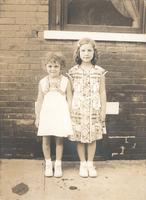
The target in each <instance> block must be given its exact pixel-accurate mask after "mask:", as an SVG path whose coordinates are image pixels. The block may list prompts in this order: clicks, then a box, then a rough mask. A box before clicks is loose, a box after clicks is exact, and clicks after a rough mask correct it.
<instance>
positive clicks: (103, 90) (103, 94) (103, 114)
mask: <svg viewBox="0 0 146 200" xmlns="http://www.w3.org/2000/svg"><path fill="white" fill-rule="evenodd" d="M100 102H101V120H102V121H103V122H104V121H105V118H106V87H105V76H104V75H101V80H100Z"/></svg>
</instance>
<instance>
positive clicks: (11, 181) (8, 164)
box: [0, 159, 146, 200]
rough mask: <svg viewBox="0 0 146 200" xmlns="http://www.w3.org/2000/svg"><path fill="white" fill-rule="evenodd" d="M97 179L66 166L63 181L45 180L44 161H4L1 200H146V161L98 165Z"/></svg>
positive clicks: (0, 184)
mask: <svg viewBox="0 0 146 200" xmlns="http://www.w3.org/2000/svg"><path fill="white" fill-rule="evenodd" d="M95 165H96V168H97V171H98V176H97V178H81V177H79V175H78V168H79V163H78V162H63V172H64V175H63V177H62V178H54V177H52V178H44V176H43V161H42V160H5V159H3V160H2V161H1V182H0V188H1V198H0V199H1V200H146V160H136V161H119V160H118V161H97V162H95Z"/></svg>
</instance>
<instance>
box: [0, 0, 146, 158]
mask: <svg viewBox="0 0 146 200" xmlns="http://www.w3.org/2000/svg"><path fill="white" fill-rule="evenodd" d="M47 29H48V0H15V1H14V0H1V3H0V133H1V136H0V139H1V157H4V158H38V157H40V156H42V151H41V141H40V140H38V138H37V137H36V136H35V133H36V129H35V126H34V102H35V100H36V97H37V85H38V81H39V79H40V78H41V77H43V76H44V72H43V71H42V68H41V58H42V57H43V55H44V54H45V53H46V52H47V51H55V52H56V51H62V52H63V53H64V55H65V57H66V58H67V61H66V62H67V65H66V68H65V69H64V72H65V71H67V69H68V68H69V67H70V66H72V65H73V61H72V54H73V49H74V45H75V42H73V41H65V42H64V41H45V40H44V39H43V31H44V30H47ZM97 47H98V49H99V52H100V58H99V64H100V65H101V66H103V67H104V68H106V69H107V70H108V71H109V73H108V74H107V76H106V77H107V79H106V84H107V94H108V101H119V102H120V114H119V115H118V116H117V115H115V116H114V115H113V116H107V129H108V139H104V140H103V141H100V142H98V143H97V144H98V145H97V155H98V156H97V157H98V158H100V159H102V158H103V156H108V158H109V156H110V158H112V159H140V158H146V46H145V44H142V43H125V42H124V43H120V42H97ZM103 147H104V148H103ZM67 152H68V153H67ZM64 155H65V157H67V158H68V156H69V158H71V157H72V158H74V159H76V150H75V145H74V144H72V145H70V142H68V141H67V140H66V141H65V152H64Z"/></svg>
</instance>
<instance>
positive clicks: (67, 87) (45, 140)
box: [35, 53, 73, 177]
mask: <svg viewBox="0 0 146 200" xmlns="http://www.w3.org/2000/svg"><path fill="white" fill-rule="evenodd" d="M44 61H45V63H44V64H45V68H46V71H47V76H45V77H44V78H42V79H41V80H40V82H39V91H38V98H37V102H36V104H35V105H36V107H35V108H36V110H35V111H36V121H35V124H36V126H37V127H38V136H42V148H43V153H44V157H45V176H48V177H49V176H53V175H54V176H55V177H61V176H62V165H61V159H62V153H63V138H64V137H68V136H69V135H71V134H73V130H72V124H71V119H70V108H71V101H72V91H71V84H70V81H69V79H68V78H67V77H65V76H63V75H62V74H61V73H60V70H61V68H62V67H64V64H65V61H64V59H63V58H62V56H60V55H57V54H49V53H48V54H47V55H46V58H45V59H44ZM51 136H53V137H55V140H56V161H55V165H54V173H53V163H52V161H51V149H50V143H51Z"/></svg>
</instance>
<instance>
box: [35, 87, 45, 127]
mask: <svg viewBox="0 0 146 200" xmlns="http://www.w3.org/2000/svg"><path fill="white" fill-rule="evenodd" d="M43 99H44V94H43V92H42V88H41V85H40V84H39V88H38V97H37V101H36V102H35V115H36V120H35V125H36V127H37V128H38V125H39V118H40V111H41V107H42V103H43Z"/></svg>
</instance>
